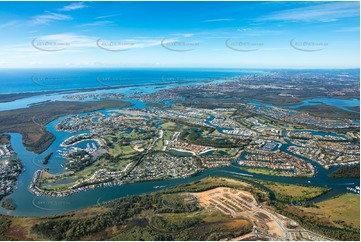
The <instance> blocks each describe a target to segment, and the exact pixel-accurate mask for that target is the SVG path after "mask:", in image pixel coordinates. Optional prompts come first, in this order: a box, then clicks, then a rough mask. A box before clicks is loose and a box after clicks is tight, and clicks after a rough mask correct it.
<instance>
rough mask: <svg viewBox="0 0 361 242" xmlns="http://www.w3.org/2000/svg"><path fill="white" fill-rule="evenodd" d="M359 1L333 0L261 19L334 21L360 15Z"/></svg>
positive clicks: (280, 12) (276, 13)
mask: <svg viewBox="0 0 361 242" xmlns="http://www.w3.org/2000/svg"><path fill="white" fill-rule="evenodd" d="M359 8H360V7H359V3H358V2H332V3H323V4H318V5H314V6H307V7H299V8H294V9H289V10H283V11H279V12H275V13H273V14H271V15H268V16H265V17H263V18H261V19H260V20H266V21H267V20H281V21H319V22H334V21H337V20H338V19H340V18H347V17H356V16H359V15H360V13H359Z"/></svg>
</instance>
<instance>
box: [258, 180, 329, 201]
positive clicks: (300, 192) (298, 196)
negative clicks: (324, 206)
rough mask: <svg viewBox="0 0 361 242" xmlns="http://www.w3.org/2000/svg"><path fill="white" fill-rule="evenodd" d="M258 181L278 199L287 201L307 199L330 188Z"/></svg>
mask: <svg viewBox="0 0 361 242" xmlns="http://www.w3.org/2000/svg"><path fill="white" fill-rule="evenodd" d="M257 182H259V183H260V184H262V185H264V186H265V187H267V188H269V189H271V190H272V191H273V192H274V194H275V196H276V198H277V199H278V200H281V201H286V202H297V201H307V200H310V199H312V198H315V197H318V196H320V195H322V194H324V193H326V192H327V191H329V188H325V187H313V186H303V185H293V184H284V183H277V182H267V181H260V180H257Z"/></svg>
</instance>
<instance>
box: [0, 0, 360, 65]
mask: <svg viewBox="0 0 361 242" xmlns="http://www.w3.org/2000/svg"><path fill="white" fill-rule="evenodd" d="M359 18H360V7H359V2H0V36H1V38H0V68H13V67H16V68H20V67H26V68H32V67H34V68H55V67H59V68H67V67H69V68H70V67H71V68H74V67H91V68H93V67H124V68H126V67H171V68H172V67H195V68H198V67H208V68H355V67H359V65H360V54H359V52H360V47H359V46H360V38H359V35H360V33H359V31H360V22H359V21H360V20H359Z"/></svg>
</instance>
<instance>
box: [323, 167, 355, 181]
mask: <svg viewBox="0 0 361 242" xmlns="http://www.w3.org/2000/svg"><path fill="white" fill-rule="evenodd" d="M328 177H330V178H360V166H359V165H358V166H350V167H343V168H340V169H337V170H335V171H333V172H331V173H330V174H328Z"/></svg>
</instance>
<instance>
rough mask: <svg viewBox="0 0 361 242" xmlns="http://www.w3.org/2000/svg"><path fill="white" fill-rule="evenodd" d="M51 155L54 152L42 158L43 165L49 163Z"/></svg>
mask: <svg viewBox="0 0 361 242" xmlns="http://www.w3.org/2000/svg"><path fill="white" fill-rule="evenodd" d="M53 153H54V152H50V153H49V154H48V155H47V156H45V157H44V159H43V165H46V164H48V162H49V160H50V158H51V156H52V155H53Z"/></svg>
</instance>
